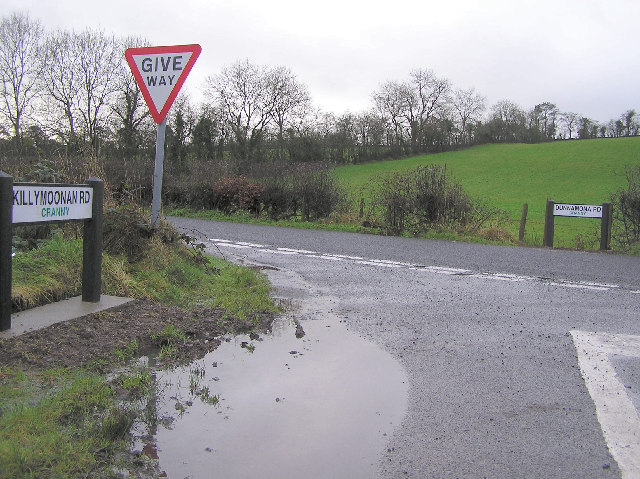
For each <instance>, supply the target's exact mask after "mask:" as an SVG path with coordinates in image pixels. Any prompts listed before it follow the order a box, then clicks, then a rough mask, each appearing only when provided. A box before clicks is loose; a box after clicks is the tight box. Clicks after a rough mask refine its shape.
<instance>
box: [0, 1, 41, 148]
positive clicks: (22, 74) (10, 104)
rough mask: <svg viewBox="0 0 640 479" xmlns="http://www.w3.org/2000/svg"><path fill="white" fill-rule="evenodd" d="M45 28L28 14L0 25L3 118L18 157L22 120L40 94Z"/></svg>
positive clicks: (15, 14) (13, 15)
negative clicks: (9, 127) (11, 132)
mask: <svg viewBox="0 0 640 479" xmlns="http://www.w3.org/2000/svg"><path fill="white" fill-rule="evenodd" d="M43 39H44V33H43V28H42V26H41V24H40V22H38V21H34V20H31V19H30V18H29V16H28V15H27V14H26V13H13V14H11V15H9V16H8V17H5V18H3V19H2V23H0V77H1V78H2V109H1V112H2V115H3V116H4V118H5V119H6V120H7V121H8V122H9V123H10V124H11V128H12V129H13V135H14V138H15V141H16V145H17V152H18V155H21V154H22V150H23V141H22V129H23V121H24V119H25V117H26V116H27V115H28V113H29V111H30V109H31V108H32V106H33V100H34V99H35V97H36V96H37V95H38V93H39V92H40V83H39V80H40V74H41V71H42V67H43V64H44V63H43V61H42V46H43V45H42V44H43Z"/></svg>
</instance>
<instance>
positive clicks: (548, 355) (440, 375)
mask: <svg viewBox="0 0 640 479" xmlns="http://www.w3.org/2000/svg"><path fill="white" fill-rule="evenodd" d="M171 221H172V222H173V223H174V224H176V225H177V226H179V227H180V228H183V229H185V230H186V231H189V232H191V233H192V234H193V233H197V234H200V235H201V238H202V239H203V240H206V244H207V249H208V252H210V253H212V254H222V255H224V256H225V257H227V258H229V259H233V260H235V261H239V262H244V263H247V264H261V265H268V266H270V267H272V268H275V269H273V270H269V269H267V270H265V273H266V274H267V275H268V277H269V278H270V280H271V281H272V284H273V286H274V288H275V294H276V295H278V296H281V297H290V298H292V299H293V300H296V301H301V302H305V301H313V300H314V299H318V298H320V299H321V300H322V301H323V302H324V303H325V304H331V308H330V309H331V313H332V314H333V315H335V317H337V318H338V319H339V320H340V321H342V322H343V324H344V325H346V328H347V329H348V330H349V331H350V332H352V333H355V334H356V335H358V336H360V337H362V338H364V339H366V340H368V341H370V342H372V343H375V344H377V345H378V346H379V347H380V348H382V349H384V350H385V351H386V352H387V353H389V354H390V355H391V357H393V358H395V360H397V361H398V362H399V363H400V364H401V365H402V368H403V369H404V371H405V373H406V376H407V378H408V383H409V390H408V400H407V410H406V413H405V415H404V418H403V420H402V424H401V426H400V427H397V428H395V429H394V430H393V432H392V433H391V434H390V435H389V441H388V442H387V444H386V446H384V447H383V448H382V449H381V450H380V452H379V457H378V461H377V467H376V471H375V474H374V475H372V473H371V471H362V474H361V475H358V474H354V473H353V472H349V473H348V474H347V473H345V475H344V476H343V477H363V478H364V477H380V478H399V477H412V478H424V477H438V478H439V477H452V478H453V477H465V478H466V477H470V478H475V477H492V478H493V477H504V478H512V477H545V478H554V477H558V478H565V477H585V478H589V477H593V478H599V477H605V478H606V477H638V476H637V474H640V468H639V469H634V467H636V466H637V465H634V464H633V460H632V461H631V462H629V461H628V460H626V459H625V457H624V454H623V453H624V452H625V451H627V452H628V451H629V450H633V451H635V450H638V449H634V448H637V447H639V446H638V444H637V443H634V441H639V438H640V431H637V430H635V429H634V428H635V427H636V426H635V424H636V422H637V414H638V412H637V411H638V409H637V408H638V400H637V397H638V396H637V393H638V391H639V390H640V381H639V380H638V378H639V377H640V374H639V372H638V371H639V370H640V351H638V350H636V349H634V348H635V346H634V345H633V344H632V343H633V339H634V338H636V337H637V336H640V313H639V309H638V307H639V306H640V293H639V292H640V259H638V258H627V257H620V256H614V255H609V254H599V253H579V252H567V251H556V250H541V249H524V248H509V247H493V246H481V245H467V244H459V243H446V242H434V241H424V240H409V239H403V238H384V237H376V236H366V235H354V234H341V233H328V232H310V231H300V230H291V229H283V228H269V227H258V226H248V225H236V224H227V223H214V222H206V221H197V220H189V219H178V218H175V219H172V220H171ZM291 278H301V281H300V282H298V283H302V284H303V287H300V284H297V282H296V281H293V280H291ZM576 332H577V333H576ZM585 333H607V334H610V335H614V336H615V338H616V340H618V339H620V338H622V339H620V340H624V341H627V342H626V343H625V346H624V348H620V349H617V350H615V351H613V352H611V351H610V352H607V351H608V350H606V351H605V350H604V349H602V348H603V346H602V345H601V343H602V341H600V339H601V337H602V336H601V335H600V336H597V335H596V336H589V335H587V336H585ZM585 337H586V338H588V339H589V340H587V341H582V342H580V343H579V344H576V341H581V339H578V340H576V338H582V339H583V338H585ZM594 338H595V339H594ZM596 339H598V341H600V342H597V341H596ZM629 341H631V343H629ZM627 343H629V344H630V345H629V346H628V347H627V346H626V345H627ZM625 348H626V349H625ZM639 349H640V348H639ZM603 351H604V352H603ZM636 353H637V354H636ZM598 354H600V355H602V354H604V355H605V356H606V357H610V358H611V360H610V361H606V365H605V364H604V363H603V362H602V361H601V362H600V363H596V364H595V366H591V367H592V368H593V367H595V368H597V369H598V370H600V369H601V372H602V374H601V375H600V376H598V377H596V378H595V379H594V377H590V376H589V375H588V374H586V372H585V366H584V365H585V364H588V360H587V359H584V360H582V359H580V360H579V356H580V358H589V357H597V358H600V359H602V358H604V357H605V356H598ZM607 355H608V356H607ZM605 366H606V367H605ZM603 378H604V379H603ZM594 381H595V382H594ZM603 381H604V382H603ZM594 384H595V389H597V388H598V387H600V389H603V390H606V391H609V392H611V393H612V394H613V395H616V394H617V395H618V396H619V395H620V394H622V393H626V396H628V397H629V399H630V400H629V401H627V402H626V403H625V404H627V406H628V405H629V404H631V405H632V407H631V408H627V409H624V408H622V407H615V410H616V411H623V410H624V411H626V412H625V413H624V414H627V417H624V416H623V417H614V418H613V419H608V417H609V416H610V415H609V416H608V415H607V413H608V412H607V411H606V410H603V406H602V405H600V404H601V398H599V397H598V395H597V394H596V393H593V389H594V387H593V386H594ZM594 394H595V396H594ZM626 396H625V397H626ZM606 397H611V396H605V403H606V402H607V400H606ZM623 399H624V398H623ZM606 407H607V406H606V404H605V406H604V408H606ZM609 412H610V411H609ZM633 414H635V417H634V416H633ZM613 416H616V415H615V414H614V415H613ZM618 416H620V414H618ZM610 421H613V425H612V423H611V422H610ZM634 421H636V422H634ZM603 430H604V431H605V432H604V433H603ZM616 431H618V432H616ZM617 443H620V444H617ZM616 444H617V445H616ZM300 447H302V448H304V445H303V444H302V445H301V446H300ZM627 455H628V454H627ZM614 456H615V457H614ZM631 457H640V454H639V455H634V454H631ZM282 472H286V471H282ZM634 474H635V475H634ZM279 477H287V476H286V474H284V475H281V476H279Z"/></svg>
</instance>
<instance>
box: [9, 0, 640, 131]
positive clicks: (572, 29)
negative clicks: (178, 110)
mask: <svg viewBox="0 0 640 479" xmlns="http://www.w3.org/2000/svg"><path fill="white" fill-rule="evenodd" d="M0 5H1V10H0V11H1V13H2V16H5V15H7V14H9V13H11V12H13V11H26V12H28V13H29V14H30V16H31V17H32V18H34V19H39V20H40V21H41V22H42V24H43V25H44V26H45V28H47V29H48V30H54V29H57V28H62V29H68V30H72V29H73V30H76V31H81V30H83V29H85V28H87V27H91V28H98V29H102V30H104V31H105V32H107V33H113V34H115V35H118V36H129V35H137V36H142V37H145V38H147V39H148V40H149V41H150V42H151V44H152V45H178V44H188V43H199V44H200V45H201V46H202V54H201V55H200V58H199V59H198V61H197V63H196V65H195V66H194V69H193V70H192V72H191V74H190V76H189V78H188V80H187V82H186V84H185V88H186V89H188V91H189V92H190V96H191V98H192V100H194V101H196V102H198V101H200V100H202V93H201V87H202V84H203V81H204V79H205V78H206V77H207V76H208V75H211V74H216V73H218V72H219V71H220V70H221V69H222V68H223V67H225V66H228V65H230V64H232V63H234V62H236V61H237V60H244V59H249V60H250V61H251V62H252V63H256V64H263V65H270V66H277V65H282V66H285V67H288V68H289V69H290V70H291V71H292V72H293V73H295V75H296V76H297V78H298V80H299V81H300V82H302V83H304V84H305V85H307V87H308V88H309V91H310V93H311V96H312V99H313V102H314V104H315V105H316V106H318V107H320V108H322V109H323V110H325V111H331V112H334V113H337V114H340V113H343V112H345V111H347V110H350V111H352V112H354V113H357V112H360V111H362V110H365V109H368V108H370V107H371V106H372V101H371V94H372V93H373V92H374V91H375V90H376V89H377V88H378V87H379V86H380V84H381V83H383V82H385V81H388V80H404V79H407V78H408V77H409V73H410V72H411V70H414V69H418V68H430V69H433V70H434V72H435V73H436V75H438V76H439V77H444V78H448V79H449V80H450V81H451V82H452V84H453V85H454V86H455V87H457V88H465V89H466V88H470V87H474V88H475V89H476V91H478V92H479V93H481V94H482V95H484V96H486V97H487V104H488V106H491V105H493V104H494V103H496V102H497V101H499V100H502V99H508V100H511V101H514V102H516V103H517V104H519V105H520V106H521V107H522V108H524V109H530V108H531V107H533V106H534V105H535V104H537V103H542V102H544V101H550V102H553V103H555V104H556V105H557V106H558V108H559V109H560V110H561V111H573V112H576V113H580V114H582V115H585V116H588V117H591V118H593V119H594V120H598V121H608V120H610V119H613V118H618V117H619V116H620V114H621V113H622V112H624V111H625V110H628V109H631V108H633V109H636V110H640V54H639V53H638V26H639V25H640V1H639V0H439V1H433V0H386V1H379V0H322V1H317V2H308V1H300V0H296V1H294V0H240V1H236V0H177V1H166V0H106V1H100V2H94V1H91V0H55V1H51V0H0Z"/></svg>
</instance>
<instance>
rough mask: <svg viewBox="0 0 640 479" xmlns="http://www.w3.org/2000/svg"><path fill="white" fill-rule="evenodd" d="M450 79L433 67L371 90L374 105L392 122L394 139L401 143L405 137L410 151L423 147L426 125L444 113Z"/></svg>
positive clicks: (433, 122) (420, 149) (426, 131)
mask: <svg viewBox="0 0 640 479" xmlns="http://www.w3.org/2000/svg"><path fill="white" fill-rule="evenodd" d="M450 88H451V87H450V84H449V81H448V80H446V79H442V78H438V77H436V75H435V74H434V73H433V71H432V70H414V71H412V72H411V74H410V79H409V80H408V81H402V82H398V81H390V82H386V83H384V84H382V86H381V87H380V89H379V90H378V91H376V92H374V94H373V101H374V103H375V105H376V108H377V109H378V111H380V113H381V114H382V115H383V117H384V118H385V119H386V120H387V121H388V122H389V123H390V124H391V126H392V128H393V131H394V135H395V143H396V144H398V145H400V146H401V147H402V146H403V143H404V139H405V138H408V140H409V141H410V144H411V151H412V152H413V153H417V152H419V151H422V150H426V148H427V147H428V145H427V144H426V143H428V141H427V139H426V138H427V135H428V132H429V128H428V125H429V124H434V125H435V124H436V123H437V121H436V120H437V119H438V117H442V116H445V115H444V114H445V112H446V107H447V105H448V101H449V99H448V94H449V91H450Z"/></svg>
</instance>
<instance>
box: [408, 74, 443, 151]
mask: <svg viewBox="0 0 640 479" xmlns="http://www.w3.org/2000/svg"><path fill="white" fill-rule="evenodd" d="M411 87H412V89H413V92H414V98H415V101H416V104H415V110H416V114H415V118H413V119H412V123H411V125H412V126H411V131H412V134H411V140H412V144H413V145H414V150H415V148H416V146H417V148H418V149H420V148H421V147H423V140H424V137H425V135H426V125H427V123H429V122H430V121H432V120H434V119H435V118H436V116H444V113H445V111H446V106H447V104H448V102H449V98H448V94H449V92H450V90H451V84H450V83H449V80H447V79H446V78H438V77H437V76H436V75H435V74H434V72H433V70H430V69H428V70H423V69H420V70H414V71H412V72H411ZM412 109H413V108H412ZM412 116H413V115H412ZM415 123H417V131H414V130H416V128H415V126H414V125H415ZM416 152H417V151H416Z"/></svg>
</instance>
